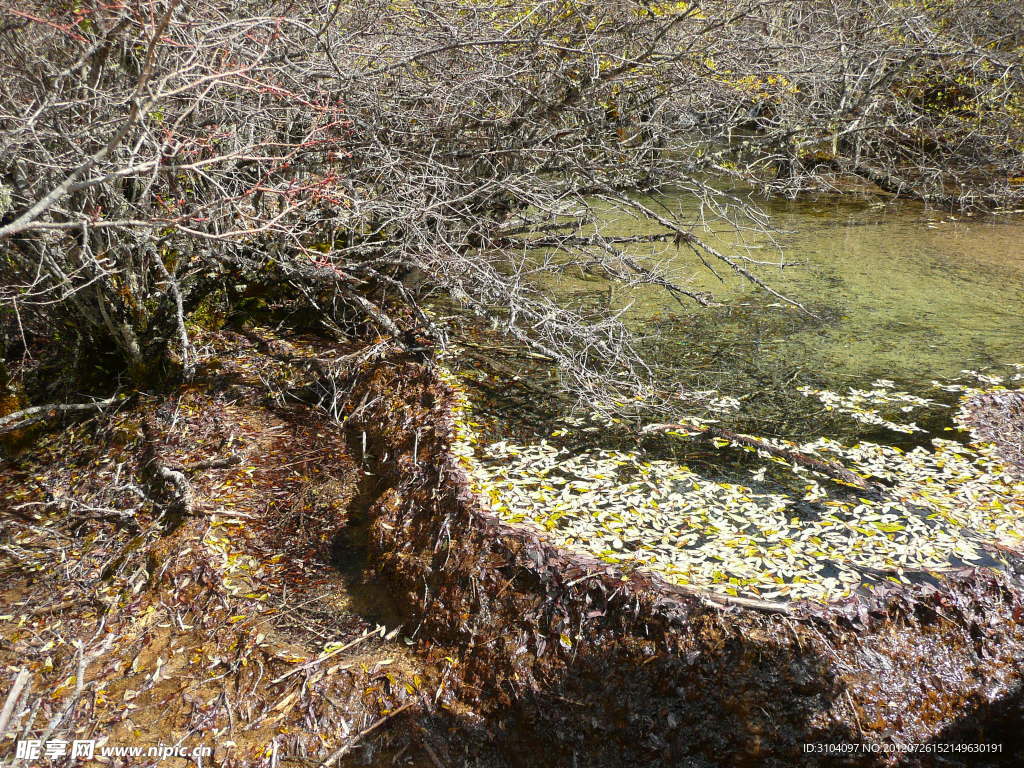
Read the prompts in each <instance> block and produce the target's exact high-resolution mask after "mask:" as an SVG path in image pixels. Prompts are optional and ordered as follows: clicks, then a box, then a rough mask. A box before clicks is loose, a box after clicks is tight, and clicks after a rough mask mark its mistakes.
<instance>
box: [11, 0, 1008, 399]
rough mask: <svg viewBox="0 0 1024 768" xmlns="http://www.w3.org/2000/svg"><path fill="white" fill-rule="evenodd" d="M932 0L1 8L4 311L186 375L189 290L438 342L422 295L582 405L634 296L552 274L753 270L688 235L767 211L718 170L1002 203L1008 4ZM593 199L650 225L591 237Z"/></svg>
mask: <svg viewBox="0 0 1024 768" xmlns="http://www.w3.org/2000/svg"><path fill="white" fill-rule="evenodd" d="M945 5H948V6H949V7H950V8H951V9H957V10H961V11H963V10H965V9H967V10H972V14H973V15H972V14H967V15H961V16H960V17H959V20H958V21H956V22H955V23H954V22H951V21H948V19H947V16H946V15H945V14H946V10H945ZM945 5H943V4H941V3H940V4H938V5H937V4H934V3H931V4H927V5H925V4H920V5H919V4H917V3H905V2H899V3H897V2H895V0H892V2H889V0H883V2H881V3H877V4H873V5H872V7H871V8H865V7H863V4H861V3H856V2H853V0H849V2H847V0H784V1H783V2H771V3H769V2H762V1H761V0H740V2H728V3H726V2H712V3H708V4H706V5H704V6H698V5H696V4H687V3H679V2H655V3H650V2H648V3H642V2H637V1H636V0H617V1H616V2H604V3H592V2H584V1H583V0H540V1H539V2H538V1H536V0H531V1H529V2H528V1H527V0H508V2H501V3H487V2H483V1H482V0H481V1H474V2H455V1H454V0H415V1H413V0H401V1H399V0H394V1H392V2H384V1H383V0H361V1H360V2H356V3H350V4H342V3H336V4H334V5H332V6H331V7H330V8H329V9H324V8H322V7H321V6H320V5H318V4H313V3H307V2H298V1H296V2H288V1H286V0H282V1H281V2H275V3H271V4H269V5H267V4H263V5H260V6H255V5H250V4H246V3H241V4H235V5H232V6H224V5H223V4H217V3H213V2H210V1H209V0H153V1H152V2H147V3H138V4H130V5H116V4H105V3H99V2H86V3H81V4H79V5H77V6H75V7H74V8H73V9H68V8H67V7H66V6H63V5H59V4H55V3H50V2H35V3H18V4H17V5H16V6H13V7H8V8H7V9H6V11H5V14H4V19H3V22H2V26H0V217H2V218H0V246H2V247H3V251H2V255H0V303H2V306H3V308H4V309H3V311H4V312H5V315H6V319H5V323H6V325H7V327H8V328H13V329H15V331H16V333H17V334H18V335H21V336H23V337H24V338H23V339H22V341H21V343H22V344H25V343H28V337H31V336H32V335H33V334H35V336H36V337H42V338H54V337H56V338H58V339H60V341H61V342H62V344H63V345H64V346H65V347H67V348H69V349H75V348H77V349H79V350H83V351H85V350H88V351H89V353H90V354H96V353H97V352H103V351H106V352H108V353H109V354H112V355H115V356H116V357H117V358H118V359H119V360H122V361H124V362H125V363H126V364H127V368H128V370H129V371H130V372H131V373H132V375H133V376H135V377H136V378H140V379H145V378H147V377H152V376H153V375H154V374H157V373H166V372H168V371H171V372H173V371H180V372H183V373H184V374H185V375H188V374H189V373H190V371H191V369H192V367H193V365H194V362H195V352H194V350H193V349H192V345H191V342H190V335H189V317H190V313H191V312H193V311H194V309H195V308H196V306H198V305H199V303H200V302H202V301H203V300H204V299H205V298H206V297H209V296H211V295H214V294H216V293H217V292H221V291H225V290H226V291H228V292H229V293H230V292H231V291H235V290H238V289H239V287H240V286H244V285H250V286H251V285H252V284H258V283H263V284H266V285H271V286H276V287H277V289H282V288H283V289H285V290H287V291H290V292H291V293H292V294H294V295H295V296H296V297H298V298H301V300H303V301H305V302H307V303H308V304H309V305H311V306H313V307H315V308H316V309H317V310H318V311H319V312H320V313H321V314H322V316H323V317H324V318H328V319H330V320H331V321H332V322H335V323H341V322H345V321H356V322H359V323H362V324H364V325H368V326H370V327H374V328H376V329H377V331H378V332H379V333H380V334H383V335H385V336H389V337H395V338H397V339H399V340H401V341H404V342H405V343H408V344H411V345H416V344H419V343H420V341H417V338H418V335H419V338H421V340H423V341H428V340H432V341H435V342H437V341H443V336H444V328H442V327H439V326H438V325H437V324H436V322H435V321H434V320H433V319H432V316H431V314H430V312H428V311H427V308H426V304H425V303H424V294H425V293H429V292H430V291H438V292H441V293H443V294H445V295H446V296H448V297H450V298H451V299H453V300H455V301H456V302H458V303H461V304H462V305H464V306H465V307H467V308H468V309H469V310H471V311H472V312H474V313H476V314H477V315H479V316H480V317H481V318H483V319H485V320H486V321H487V322H489V323H491V324H492V325H493V326H494V327H496V328H500V329H502V330H504V331H505V332H507V333H508V334H510V335H512V336H513V337H515V338H517V339H519V340H520V341H521V342H522V343H523V344H525V345H528V346H529V347H531V348H532V349H534V350H535V351H536V352H537V353H538V354H540V355H543V356H545V357H546V358H549V359H550V360H551V361H552V362H554V363H556V364H557V366H558V368H559V370H560V371H561V372H562V374H563V382H564V384H565V386H566V387H567V388H568V389H570V390H571V391H574V392H576V393H577V394H578V395H579V396H581V397H583V398H586V399H589V400H598V399H604V398H605V396H606V395H607V394H608V393H609V392H614V391H619V392H623V391H627V390H630V389H635V388H636V387H638V386H641V385H642V384H643V383H644V382H645V380H646V378H647V374H646V369H645V365H644V361H643V359H642V357H641V355H639V354H638V352H637V351H636V348H635V343H634V337H633V335H632V334H631V332H630V330H629V329H628V328H627V327H626V325H624V324H623V322H622V321H621V318H620V317H619V316H618V315H617V314H616V313H615V312H613V311H611V310H610V309H609V308H604V309H599V310H597V311H583V310H574V309H571V308H567V307H565V306H563V305H560V303H559V302H558V301H557V300H556V299H555V298H554V297H553V296H552V295H551V293H550V291H548V290H546V288H545V286H546V285H548V284H549V282H550V279H551V277H552V276H553V275H557V274H558V273H560V272H563V271H565V270H567V269H575V268H582V269H588V270H599V271H600V272H601V273H602V274H603V275H604V276H606V277H607V278H608V279H609V280H612V281H614V282H617V283H619V284H621V285H624V286H625V287H626V290H627V291H628V290H629V288H630V287H632V286H637V285H641V284H650V285H657V286H660V287H662V288H663V289H664V290H665V291H667V292H668V293H669V294H671V295H674V296H675V297H677V298H678V299H680V300H685V301H696V302H698V303H708V302H709V301H710V297H709V296H707V295H705V294H703V293H701V292H699V291H695V290H692V289H690V288H688V287H687V286H686V285H685V284H682V283H680V282H679V281H678V280H675V279H672V278H671V277H670V275H673V274H678V269H676V268H672V269H670V268H669V262H671V261H673V260H676V261H678V259H679V258H680V257H682V256H684V255H687V254H688V255H689V257H693V258H692V262H693V264H694V265H695V268H700V266H701V265H705V266H714V265H716V264H717V265H719V266H722V267H724V268H725V269H726V270H728V271H730V272H733V273H735V274H737V275H739V276H740V277H741V278H742V279H747V280H750V281H752V282H753V283H755V284H757V285H759V286H761V287H762V288H764V289H765V290H767V291H770V292H771V288H770V287H769V286H767V285H765V283H764V281H763V280H761V279H760V278H759V277H758V276H757V273H756V268H757V266H758V265H757V262H756V260H755V259H753V258H751V257H750V255H749V254H746V253H743V252H736V253H731V254H730V253H722V252H720V251H718V250H716V249H715V248H713V247H711V246H710V245H709V244H708V243H706V242H704V241H703V240H702V239H701V226H702V224H704V223H706V222H708V221H731V222H733V224H734V225H735V226H737V227H739V226H743V227H752V228H754V229H756V230H759V231H762V232H763V231H766V230H767V228H768V222H767V221H766V219H765V218H764V217H763V216H762V215H760V214H759V213H758V211H757V210H756V209H755V208H754V207H752V206H751V205H750V204H749V203H747V202H746V201H744V200H741V199H737V198H735V197H732V196H730V195H728V194H725V193H723V192H721V191H720V190H719V189H718V188H717V187H716V185H715V184H714V183H712V180H713V179H714V178H715V177H716V176H721V175H733V176H738V177H740V178H742V179H744V180H747V181H753V182H754V183H755V184H758V185H760V186H762V187H765V188H767V189H769V190H775V191H779V190H781V191H786V192H795V191H798V190H800V189H803V188H806V187H807V186H809V185H812V184H819V185H820V184H822V183H832V180H833V179H834V178H835V177H836V176H837V175H840V174H857V175H860V176H864V177H868V178H872V179H874V180H876V181H877V182H878V183H880V184H883V185H884V186H887V187H888V188H893V189H896V190H898V191H904V192H905V191H910V192H912V193H914V194H917V195H918V196H920V197H923V198H928V199H943V200H945V199H954V198H955V199H956V200H958V201H960V202H963V203H965V204H967V203H969V202H971V201H978V200H990V199H991V200H998V201H1007V200H1012V199H1015V195H1017V191H1016V189H1015V188H1013V187H1012V186H1010V185H1009V182H1008V181H1007V178H1008V177H1009V174H1010V173H1011V170H1012V168H1011V166H1012V165H1013V163H1014V162H1017V160H1019V152H1018V150H1019V146H1018V145H1019V128H1020V111H1019V105H1017V106H1014V105H1016V104H1017V103H1016V101H1014V100H1015V99H1019V98H1020V96H1019V94H1020V89H1019V78H1020V67H1019V63H1018V59H1019V55H1020V40H1019V34H1018V35H1017V36H1016V37H1014V36H1013V35H1010V36H1007V33H1006V30H1007V29H1010V30H1014V29H1016V30H1018V32H1019V15H1020V14H1019V12H1018V11H1015V10H1014V6H1013V5H1012V4H1011V3H1009V0H974V1H973V3H969V2H968V0H949V2H948V3H946V4H945ZM939 6H941V7H939ZM993 13H1001V14H1003V15H1002V16H1001V17H999V18H996V17H994V16H992V14H993ZM940 76H941V78H944V79H941V80H939V81H936V80H935V78H937V77H940ZM968 76H969V77H970V83H969V84H968V85H962V87H961V86H958V87H959V88H960V90H958V91H957V92H956V94H955V95H952V96H951V95H949V94H950V93H951V92H950V91H948V90H943V91H942V94H941V95H940V94H939V93H938V92H936V93H934V94H932V93H931V92H930V91H929V92H928V93H924V92H922V93H920V94H919V93H918V91H916V90H915V88H917V87H918V86H917V85H915V84H916V83H918V82H920V83H926V84H933V83H934V82H941V83H945V82H947V80H948V81H949V82H960V81H959V79H958V78H961V77H968ZM922 78H923V79H922ZM929 78H931V79H929ZM921 87H924V86H923V85H922V86H921ZM929 87H931V86H930V85H929ZM929 94H931V95H929ZM950 99H953V102H950V101H949V100H950ZM940 103H941V104H947V105H948V104H952V105H953V106H952V107H949V108H943V109H940V108H939V106H937V105H939V104H940ZM962 105H967V106H962ZM1008 106H1013V107H1014V108H1013V109H1012V110H1009V111H1005V109H1006V108H1007V107H1008ZM1000 110H1004V111H1003V112H1001V111H1000ZM1004 112H1005V114H1004ZM928 142H931V143H928ZM1015 148H1016V149H1015ZM663 191H673V192H680V191H682V192H688V193H690V194H691V195H692V196H693V197H695V198H696V199H697V200H698V201H699V206H698V209H699V210H700V212H701V213H700V215H699V216H698V217H697V219H696V220H688V219H687V218H685V217H684V216H682V215H681V214H680V212H679V211H676V210H670V209H666V208H663V207H661V206H660V204H659V203H656V202H651V198H650V197H649V195H652V194H656V193H659V192H663ZM643 195H646V196H647V197H645V196H643ZM609 208H614V209H617V210H618V211H620V212H621V213H622V214H623V215H628V216H632V217H635V218H637V219H639V220H641V221H643V222H645V225H644V228H643V229H644V232H645V234H642V235H637V236H634V237H616V236H612V235H609V234H608V233H607V232H604V231H602V229H601V228H600V227H599V226H597V222H598V219H599V213H600V212H602V211H607V210H608V209H609ZM638 243H641V244H644V245H645V247H646V251H645V253H646V255H640V253H641V252H640V251H639V250H638V249H636V248H634V247H633V246H634V245H636V244H638ZM677 251H678V252H679V254H680V256H679V257H677V256H676V252H677ZM776 295H777V294H776ZM423 335H425V336H426V337H429V339H422V336H423Z"/></svg>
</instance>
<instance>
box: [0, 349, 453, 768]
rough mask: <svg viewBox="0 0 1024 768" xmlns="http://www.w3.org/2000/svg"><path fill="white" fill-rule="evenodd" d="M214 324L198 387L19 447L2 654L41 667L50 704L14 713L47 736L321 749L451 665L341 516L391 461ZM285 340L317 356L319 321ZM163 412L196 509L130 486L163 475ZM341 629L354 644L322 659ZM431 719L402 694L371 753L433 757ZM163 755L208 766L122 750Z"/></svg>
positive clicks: (0, 537) (166, 451)
mask: <svg viewBox="0 0 1024 768" xmlns="http://www.w3.org/2000/svg"><path fill="white" fill-rule="evenodd" d="M210 342H211V343H213V344H215V345H216V347H217V349H216V355H215V359H216V360H217V364H216V366H213V367H208V368H207V369H206V370H204V371H203V372H202V373H201V375H200V376H199V377H198V379H197V381H196V382H195V384H194V385H193V386H192V387H190V388H188V389H187V390H185V391H182V392H179V393H175V394H174V395H171V396H166V397H151V396H147V397H139V398H138V399H137V400H136V401H135V402H134V403H133V404H132V405H131V407H128V408H125V409H123V410H122V411H121V412H119V413H117V414H115V415H114V416H112V417H110V418H105V417H104V418H97V419H94V420H92V421H89V422H86V423H80V424H77V425H74V426H70V427H68V428H66V429H64V430H63V431H58V432H52V433H50V434H46V435H42V436H41V437H39V439H37V440H36V441H34V443H33V444H32V445H31V446H30V447H29V448H26V449H24V450H23V451H22V452H21V453H20V454H19V455H16V456H12V457H9V458H8V459H7V460H6V461H5V462H4V463H3V465H2V467H3V468H2V473H0V499H3V512H2V515H0V526H2V529H0V606H2V610H0V613H3V614H5V615H3V616H2V617H0V667H2V677H3V679H4V680H5V681H7V682H9V681H10V680H12V679H13V678H14V677H15V674H16V673H17V671H18V670H20V669H27V670H28V671H29V672H30V673H31V674H32V678H31V679H32V690H31V691H29V692H28V693H27V694H26V695H25V696H24V698H23V700H22V701H23V703H24V704H25V705H26V706H27V707H28V709H29V710H31V713H32V716H31V717H30V716H29V715H28V714H24V715H23V716H21V717H18V716H16V717H15V719H14V721H13V722H12V726H13V727H16V728H18V729H20V731H21V732H22V733H24V734H25V735H26V736H30V735H32V734H30V733H29V732H28V731H24V729H26V728H33V727H34V728H35V729H36V730H35V732H34V735H35V736H36V737H38V736H40V735H42V734H40V731H39V729H40V728H42V729H44V730H45V724H46V723H48V722H50V720H51V719H53V718H55V717H57V718H58V719H59V723H58V724H57V727H56V728H55V729H54V731H53V732H52V734H51V737H52V738H58V737H59V738H63V739H67V740H71V739H74V738H97V739H100V738H106V740H107V741H106V743H107V744H109V745H114V746H122V745H132V746H144V747H149V746H152V745H157V744H164V745H169V744H175V743H178V742H179V741H180V740H183V742H182V743H183V744H185V745H187V746H198V745H202V746H210V747H216V751H215V752H214V755H213V764H216V765H223V766H244V765H275V766H278V765H279V766H289V765H317V764H318V763H319V760H318V759H317V758H323V757H326V756H327V755H328V754H330V753H331V752H333V751H335V749H336V748H338V747H340V746H341V745H343V744H345V743H347V742H348V741H349V740H350V739H351V738H352V737H353V736H354V735H355V734H357V733H359V732H360V731H361V730H363V729H364V728H366V727H368V726H369V725H372V724H373V723H374V722H376V721H377V720H378V719H381V718H384V717H387V715H388V714H389V713H390V712H391V711H394V710H395V709H396V708H397V707H399V706H401V705H402V704H403V703H405V702H408V701H416V702H417V703H418V706H419V707H420V710H422V711H423V712H429V711H430V710H432V709H433V706H434V700H433V698H430V699H427V697H426V696H425V694H424V692H425V691H429V693H430V696H431V697H435V695H436V693H437V688H438V683H437V681H436V679H435V678H436V677H437V674H436V672H435V671H430V670H428V669H427V667H426V666H425V665H424V663H423V662H422V661H421V660H420V659H418V658H417V657H416V656H414V655H413V654H412V653H411V652H410V650H409V647H408V645H407V644H406V643H405V642H403V638H404V637H405V636H406V635H408V634H409V633H410V632H411V631H412V629H413V628H412V627H408V626H407V627H400V626H399V625H398V620H397V619H396V615H395V611H394V608H393V606H391V605H390V604H389V601H388V598H387V594H386V593H384V592H383V591H382V590H380V589H374V588H373V585H367V584H365V583H363V581H362V579H361V575H360V574H361V569H360V568H359V563H358V562H354V559H355V560H358V558H359V557H360V547H359V542H358V541H357V540H354V539H353V538H352V537H351V536H346V535H344V534H346V533H348V532H349V527H350V520H351V517H352V514H353V510H354V509H360V508H363V507H365V504H366V495H367V493H368V492H371V491H372V487H371V485H372V484H371V483H370V482H368V480H372V478H370V477H369V476H368V475H367V474H366V473H365V472H364V470H363V468H362V467H361V466H360V465H359V464H358V463H357V462H356V461H355V460H353V458H352V457H351V455H350V454H349V452H348V451H347V449H346V445H347V441H346V439H345V435H344V431H343V430H341V429H340V428H339V427H338V426H337V425H335V424H332V423H331V422H330V421H329V420H327V419H325V418H324V417H323V414H322V413H321V412H320V411H318V410H316V409H314V408H312V407H309V406H306V405H302V404H299V403H287V404H283V405H282V404H280V403H279V402H274V400H273V399H271V398H268V396H267V395H268V389H267V382H277V383H278V384H279V385H287V384H288V382H289V380H290V378H293V377H295V376H297V375H298V372H297V371H296V369H295V366H289V365H285V364H281V363H279V362H277V361H275V360H274V359H272V358H270V357H268V356H266V355H264V354H261V353H259V352H257V350H256V349H255V348H254V345H253V344H252V343H251V342H250V341H249V340H247V339H245V338H242V337H240V336H237V335H231V334H222V335H218V336H217V337H215V338H213V339H211V340H210ZM275 345H276V349H277V351H278V352H279V353H281V352H282V350H283V351H284V352H285V353H287V354H286V356H287V355H293V356H302V355H307V354H310V351H309V346H310V341H309V340H297V342H296V343H295V344H284V343H282V342H279V341H278V342H276V343H275ZM147 420H148V421H149V423H150V425H151V426H152V428H153V430H154V431H155V433H156V442H157V443H158V445H159V451H160V456H161V458H162V460H163V461H164V462H166V464H167V465H168V466H170V467H171V468H175V469H178V470H180V471H183V472H184V473H185V474H186V476H187V477H188V478H189V480H190V482H191V484H192V489H193V493H194V500H193V505H192V508H191V510H190V512H189V513H188V514H187V515H186V516H184V517H183V518H181V519H174V518H173V516H170V515H168V514H166V510H161V509H160V508H158V507H157V506H156V505H154V504H153V503H151V502H147V501H145V500H144V499H143V498H141V494H140V493H136V492H135V491H134V490H133V489H132V488H131V487H130V486H135V488H138V489H139V490H140V491H141V486H142V482H143V481H142V480H141V479H140V478H142V477H144V476H145V474H146V473H145V467H144V466H143V461H144V460H143V458H142V457H143V456H144V455H145V451H144V449H143V448H144V446H143V442H144V439H145V438H144V435H143V425H144V422H146V421H147ZM217 461H219V464H218V466H220V465H224V466H223V468H203V467H204V462H205V463H206V464H207V465H208V464H209V463H212V462H217ZM129 510H134V511H133V512H129ZM126 513H127V514H126ZM162 513H163V514H162ZM381 625H383V626H381ZM378 627H380V630H381V631H380V632H378V631H376V630H377V629H378ZM382 633H383V634H386V635H387V637H388V639H383V638H382V637H381V634H382ZM329 643H333V644H334V645H327V644H329ZM338 644H347V645H350V647H349V648H348V649H346V650H344V651H341V652H340V653H335V654H334V655H332V656H330V657H329V658H326V659H325V660H323V661H317V660H318V659H320V658H322V657H323V656H324V649H325V646H327V648H328V649H329V650H330V649H334V648H336V647H338ZM80 671H84V675H82V680H81V684H80V683H79V679H78V676H79V674H80ZM288 673H291V674H290V675H289V674H288ZM286 675H287V676H286ZM7 687H8V685H7V683H6V682H5V684H4V685H3V686H0V704H2V702H3V699H5V698H6V695H7V690H6V689H7ZM421 699H422V700H423V701H426V702H427V703H428V704H429V706H428V707H426V708H425V709H424V707H423V705H422V704H420V700H421ZM19 709H20V708H19ZM62 713H63V717H61V715H62ZM420 719H422V717H420V716H418V715H417V714H416V711H414V710H413V709H412V708H409V709H407V710H405V711H403V713H400V714H398V715H397V716H396V717H395V718H394V722H390V721H386V722H385V723H384V724H383V727H381V728H378V729H376V730H375V731H374V737H373V738H368V739H365V746H360V747H359V749H358V750H355V751H354V752H353V753H352V754H353V755H356V756H358V757H359V758H360V764H365V763H364V760H365V758H366V757H368V756H372V755H375V754H378V752H379V751H380V749H385V750H386V751H387V752H388V753H389V754H391V755H396V754H400V753H401V754H402V757H401V758H400V759H399V760H398V762H396V763H395V764H396V765H424V766H433V765H434V763H433V762H432V761H431V759H430V756H429V749H430V746H429V743H427V744H426V746H425V742H429V739H430V738H431V736H430V734H428V733H425V732H423V731H422V728H421V727H418V726H414V725H413V722H414V721H418V720H420ZM396 724H401V725H402V727H401V728H399V729H395V728H393V725H396ZM12 741H13V739H11V738H8V739H5V740H4V742H3V744H4V746H3V751H4V752H7V751H8V749H9V747H10V745H11V744H12ZM346 759H347V760H351V759H352V757H351V756H350V757H348V758H346ZM129 760H130V762H129ZM30 762H31V761H30ZM46 762H48V761H46ZM157 762H159V765H161V766H174V765H192V764H193V763H191V762H189V761H186V760H182V759H173V758H172V759H167V760H161V761H157V760H156V758H151V759H149V760H146V759H145V758H130V759H129V758H114V759H113V760H112V761H110V760H108V761H106V764H108V765H117V764H123V765H129V764H130V765H132V766H138V765H149V764H152V765H156V764H157ZM22 764H23V765H24V764H25V763H22ZM50 764H57V763H50ZM96 764H100V762H99V761H97V763H96ZM206 764H207V765H209V764H210V763H209V761H207V763H206ZM340 764H342V765H344V764H346V763H345V759H343V761H342V763H340Z"/></svg>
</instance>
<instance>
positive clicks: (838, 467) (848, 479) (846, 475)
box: [640, 424, 880, 493]
mask: <svg viewBox="0 0 1024 768" xmlns="http://www.w3.org/2000/svg"><path fill="white" fill-rule="evenodd" d="M673 429H685V430H696V431H698V432H700V433H701V434H702V436H705V437H720V438H722V439H723V440H730V441H732V442H735V443H739V444H741V445H748V446H750V447H751V448H755V449H756V450H759V451H764V452H765V453H767V454H769V455H771V456H775V457H776V458H779V459H785V460H786V461H791V462H793V463H794V464H799V465H800V466H802V467H807V468H808V469H811V470H814V471H815V472H821V473H822V474H823V475H828V476H829V477H831V478H832V479H833V480H838V481H839V482H841V483H846V484H847V485H852V486H854V487H856V488H859V489H860V490H862V491H871V492H876V493H877V492H878V491H879V490H880V489H879V488H878V486H877V485H875V484H874V483H871V482H869V481H868V480H865V479H864V478H863V477H861V476H860V475H858V474H856V473H854V472H851V471H850V470H848V469H847V468H846V467H844V466H843V465H842V464H839V463H837V462H834V461H825V460H823V459H816V458H814V457H812V456H808V455H807V454H806V453H801V452H800V451H794V450H792V449H789V448H779V447H778V446H775V445H772V444H771V443H768V442H766V441H764V440H761V439H760V438H757V437H751V436H749V435H740V434H737V433H736V432H730V431H729V430H727V429H722V428H721V427H715V426H711V425H702V426H694V425H691V424H648V425H647V426H645V427H644V428H643V429H641V430H640V431H641V432H643V433H651V432H667V431H669V430H673Z"/></svg>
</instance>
